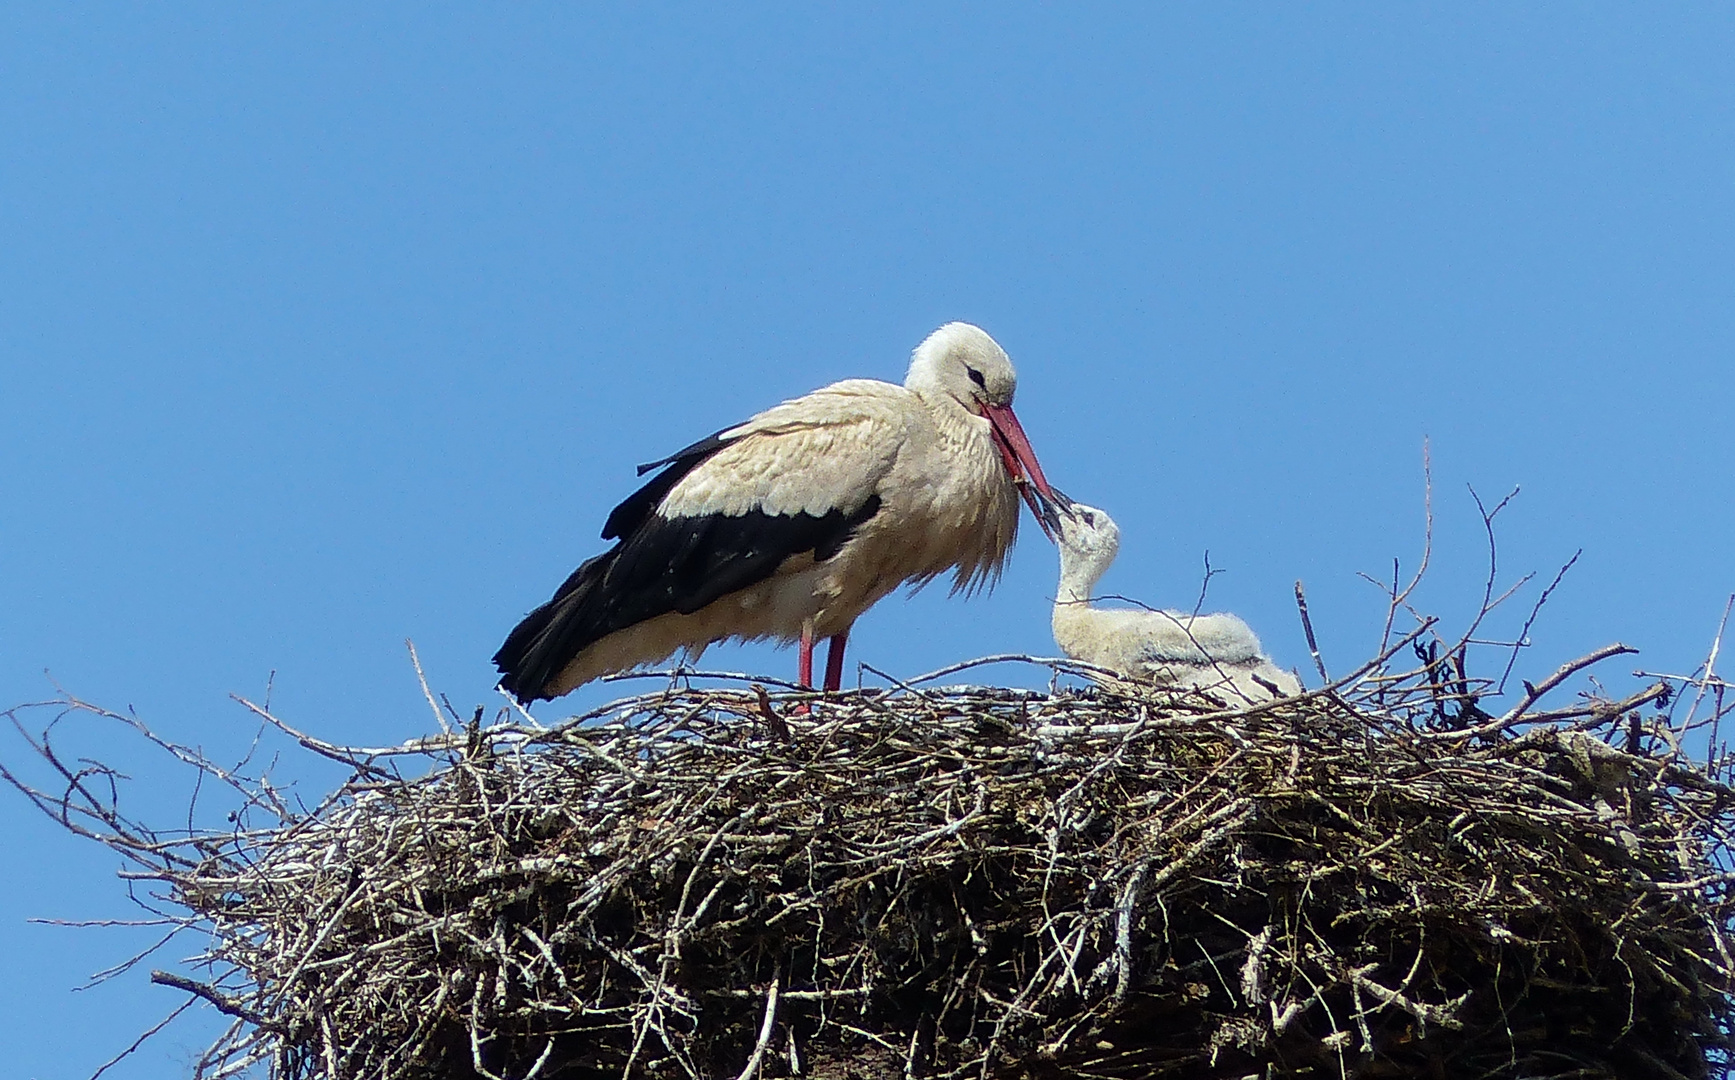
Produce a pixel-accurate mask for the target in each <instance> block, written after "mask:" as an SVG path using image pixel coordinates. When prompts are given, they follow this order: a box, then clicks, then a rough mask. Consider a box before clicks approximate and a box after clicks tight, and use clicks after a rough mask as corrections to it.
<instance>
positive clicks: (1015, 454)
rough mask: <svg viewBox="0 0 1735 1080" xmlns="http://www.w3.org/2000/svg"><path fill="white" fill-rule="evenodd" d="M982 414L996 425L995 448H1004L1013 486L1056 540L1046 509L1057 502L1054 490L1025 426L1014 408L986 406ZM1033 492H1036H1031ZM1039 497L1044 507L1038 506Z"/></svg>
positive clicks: (1003, 457) (1042, 526)
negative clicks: (1032, 447) (1014, 485)
mask: <svg viewBox="0 0 1735 1080" xmlns="http://www.w3.org/2000/svg"><path fill="white" fill-rule="evenodd" d="M982 414H983V415H984V416H986V417H987V418H988V423H989V424H991V425H993V428H994V445H995V446H997V447H999V448H1000V458H1001V460H1002V461H1004V462H1005V464H1006V471H1007V473H1009V474H1010V475H1011V477H1012V482H1013V483H1015V484H1017V485H1018V493H1019V494H1020V495H1022V496H1024V501H1025V502H1026V503H1028V504H1029V505H1030V512H1031V513H1032V514H1035V515H1036V524H1037V525H1038V526H1040V527H1041V529H1042V532H1043V535H1045V536H1047V537H1048V538H1049V539H1050V540H1052V539H1054V533H1053V531H1052V530H1051V529H1050V528H1049V519H1050V518H1051V517H1052V514H1050V513H1048V512H1045V511H1044V509H1043V507H1044V506H1046V505H1048V504H1051V503H1053V502H1055V501H1056V500H1055V494H1054V489H1053V488H1052V487H1050V486H1049V484H1048V477H1046V476H1043V475H1042V466H1041V465H1038V464H1037V463H1036V451H1035V450H1033V449H1031V448H1030V439H1029V438H1028V437H1027V436H1026V435H1025V434H1024V425H1022V424H1020V423H1019V422H1018V417H1017V416H1016V415H1015V414H1014V413H1013V412H1012V406H1010V405H990V404H988V403H987V402H983V403H982ZM1027 476H1028V479H1027V478H1026V477H1027ZM1032 488H1034V489H1035V490H1034V491H1033V490H1031V489H1032ZM1039 496H1040V497H1041V499H1042V502H1041V503H1038V502H1037V498H1038V497H1039Z"/></svg>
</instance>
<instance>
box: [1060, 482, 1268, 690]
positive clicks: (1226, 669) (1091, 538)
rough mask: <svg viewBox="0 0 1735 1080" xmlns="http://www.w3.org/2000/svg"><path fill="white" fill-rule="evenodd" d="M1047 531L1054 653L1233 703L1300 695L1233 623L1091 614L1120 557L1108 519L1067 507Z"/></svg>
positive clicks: (1106, 611) (1183, 616)
mask: <svg viewBox="0 0 1735 1080" xmlns="http://www.w3.org/2000/svg"><path fill="white" fill-rule="evenodd" d="M1051 523H1052V524H1054V526H1055V527H1056V531H1057V533H1058V540H1059V542H1060V588H1059V591H1058V593H1057V595H1056V596H1055V598H1054V641H1055V644H1057V645H1059V646H1060V651H1061V652H1063V653H1065V654H1066V655H1067V656H1070V657H1072V658H1073V659H1074V660H1082V661H1084V662H1085V663H1088V664H1095V665H1097V666H1098V667H1105V668H1108V669H1110V670H1112V671H1118V672H1121V673H1122V674H1125V675H1128V676H1131V677H1133V678H1137V679H1147V680H1150V681H1152V682H1155V683H1158V684H1161V685H1167V686H1176V687H1186V688H1190V689H1199V690H1211V691H1216V692H1218V693H1219V694H1222V695H1226V696H1228V697H1229V698H1230V699H1231V700H1234V701H1237V702H1248V703H1251V702H1258V701H1269V700H1271V699H1272V698H1273V697H1274V696H1278V695H1281V696H1284V697H1290V696H1293V695H1296V694H1299V693H1301V683H1300V682H1299V681H1298V680H1297V679H1296V678H1295V676H1294V675H1293V674H1291V673H1290V672H1287V671H1284V670H1283V669H1282V668H1280V667H1278V666H1277V665H1276V664H1273V663H1272V662H1271V661H1270V660H1269V659H1267V658H1266V657H1265V655H1264V653H1263V651H1262V650H1261V649H1260V646H1259V639H1258V638H1257V637H1255V636H1254V634H1253V631H1252V629H1251V628H1249V627H1248V625H1247V624H1246V623H1245V622H1242V621H1241V620H1240V619H1239V618H1237V617H1236V616H1234V615H1230V614H1227V613H1219V614H1211V615H1196V614H1191V613H1188V612H1184V611H1146V610H1133V609H1126V608H1097V607H1092V606H1091V603H1090V601H1091V590H1092V589H1094V588H1095V587H1096V583H1097V582H1098V581H1099V580H1101V578H1102V575H1103V574H1104V573H1105V572H1106V571H1107V570H1108V568H1109V564H1110V563H1112V562H1114V560H1115V555H1116V554H1118V553H1119V551H1120V529H1119V528H1118V527H1117V526H1116V525H1115V523H1114V519H1113V518H1111V517H1109V516H1108V514H1106V513H1104V512H1103V511H1101V510H1098V509H1097V508H1096V507H1094V506H1085V505H1083V504H1080V503H1071V504H1070V505H1069V506H1068V508H1067V509H1066V510H1064V511H1063V512H1061V513H1060V514H1058V515H1057V516H1056V517H1054V518H1053V519H1051ZM1273 687H1275V688H1276V690H1275V693H1274V692H1273V690H1272V688H1273Z"/></svg>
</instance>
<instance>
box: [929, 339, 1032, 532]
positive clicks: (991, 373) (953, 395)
mask: <svg viewBox="0 0 1735 1080" xmlns="http://www.w3.org/2000/svg"><path fill="white" fill-rule="evenodd" d="M904 385H905V386H906V387H908V388H909V389H911V390H914V391H915V392H916V393H917V394H920V395H921V396H922V397H923V398H925V399H927V400H930V401H932V400H936V399H938V400H939V401H945V400H947V399H948V398H949V399H950V400H952V401H955V402H957V403H958V404H959V405H960V406H962V407H963V408H964V409H966V410H968V411H969V412H971V413H974V414H975V415H977V416H980V417H982V418H983V419H985V420H987V421H988V423H989V425H990V426H991V427H992V429H993V432H994V445H995V446H996V447H997V448H998V449H999V450H1000V460H1001V462H1002V463H1003V464H1004V465H1005V466H1006V474H1007V475H1008V476H1009V477H1010V478H1011V479H1012V482H1013V483H1015V484H1018V485H1020V486H1019V491H1020V494H1022V495H1023V496H1024V501H1025V502H1027V503H1029V504H1030V511H1031V513H1033V514H1035V515H1036V521H1037V524H1039V525H1041V526H1042V531H1043V532H1047V531H1048V529H1049V523H1048V517H1049V514H1047V513H1045V512H1044V510H1043V507H1042V506H1040V505H1038V503H1037V497H1038V496H1041V498H1043V499H1047V500H1052V499H1053V498H1054V489H1053V488H1051V487H1049V486H1048V478H1047V477H1045V476H1043V475H1042V466H1040V465H1038V464H1037V463H1036V451H1035V450H1033V449H1031V447H1030V440H1029V439H1028V438H1027V437H1026V436H1025V434H1024V427H1023V425H1021V424H1019V422H1018V417H1017V416H1016V415H1014V414H1013V412H1012V395H1013V394H1014V393H1016V392H1017V390H1018V373H1017V372H1016V371H1013V370H1012V358H1011V357H1009V356H1007V355H1006V350H1005V349H1002V348H1001V347H1000V344H999V343H998V342H996V341H995V340H994V339H993V338H991V337H989V336H988V332H987V331H986V330H983V329H982V328H981V327H980V326H972V325H970V324H969V323H965V322H954V323H947V324H946V325H945V326H942V327H940V328H939V329H938V330H936V331H934V332H933V333H931V334H929V335H928V339H927V340H926V341H924V342H922V343H921V344H920V345H918V346H916V352H915V355H914V356H912V357H911V358H910V373H909V374H908V375H906V376H905V377H904ZM1026 474H1028V476H1029V483H1028V484H1026V483H1024V480H1025V476H1026ZM1032 487H1034V488H1035V489H1036V491H1035V493H1034V494H1033V493H1032V492H1031V490H1030V489H1031V488H1032Z"/></svg>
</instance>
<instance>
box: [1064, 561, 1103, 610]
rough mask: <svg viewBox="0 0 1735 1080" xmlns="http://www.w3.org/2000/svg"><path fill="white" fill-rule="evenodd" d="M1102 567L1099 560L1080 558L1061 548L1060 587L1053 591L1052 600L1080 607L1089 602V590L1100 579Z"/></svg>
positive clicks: (1093, 587) (1094, 586)
mask: <svg viewBox="0 0 1735 1080" xmlns="http://www.w3.org/2000/svg"><path fill="white" fill-rule="evenodd" d="M1104 569H1106V568H1105V567H1104V566H1103V565H1102V564H1101V563H1100V562H1098V561H1096V560H1093V559H1088V558H1081V557H1079V556H1077V555H1074V554H1073V553H1072V552H1070V551H1067V550H1066V549H1065V548H1062V549H1061V553H1060V588H1059V589H1057V590H1056V592H1055V597H1054V602H1055V603H1056V604H1066V605H1069V606H1073V607H1080V608H1082V607H1084V606H1085V605H1087V604H1089V603H1090V595H1091V590H1093V589H1095V588H1096V583H1097V582H1098V581H1100V580H1102V574H1103V570H1104Z"/></svg>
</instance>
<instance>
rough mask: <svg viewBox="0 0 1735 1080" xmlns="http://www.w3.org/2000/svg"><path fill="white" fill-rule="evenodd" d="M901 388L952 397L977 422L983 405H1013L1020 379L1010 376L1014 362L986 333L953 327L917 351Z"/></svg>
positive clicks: (977, 328)
mask: <svg viewBox="0 0 1735 1080" xmlns="http://www.w3.org/2000/svg"><path fill="white" fill-rule="evenodd" d="M904 385H905V386H907V387H909V388H910V389H911V390H915V391H918V392H924V393H936V392H937V393H941V394H947V395H950V396H951V397H953V398H954V399H956V400H957V402H958V404H960V405H962V406H964V408H966V409H968V410H970V411H971V412H973V413H975V414H976V415H977V416H981V415H983V412H982V407H983V406H984V405H998V406H1001V407H1002V408H1005V407H1008V406H1010V405H1011V404H1012V395H1013V394H1014V393H1015V392H1016V391H1017V390H1018V373H1017V372H1016V371H1014V370H1012V358H1011V357H1009V356H1007V355H1006V350H1005V349H1002V348H1001V347H1000V343H999V342H997V341H995V340H994V339H993V338H991V337H989V336H988V332H987V331H986V330H984V329H982V328H981V327H980V326H972V325H970V324H969V323H966V322H953V323H947V324H946V325H945V326H942V327H940V328H939V329H938V330H936V331H934V332H933V333H931V334H929V335H928V339H927V340H926V341H924V342H922V343H921V344H920V345H918V346H916V351H915V354H914V355H913V356H911V358H910V373H909V375H907V376H905V378H904Z"/></svg>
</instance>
